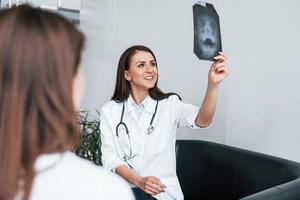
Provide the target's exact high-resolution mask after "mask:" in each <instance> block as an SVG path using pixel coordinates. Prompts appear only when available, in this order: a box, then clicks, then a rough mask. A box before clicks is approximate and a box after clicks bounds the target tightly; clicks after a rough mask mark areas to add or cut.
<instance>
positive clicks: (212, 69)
mask: <svg viewBox="0 0 300 200" xmlns="http://www.w3.org/2000/svg"><path fill="white" fill-rule="evenodd" d="M225 65H226V62H225V61H223V62H216V63H214V64H212V66H211V68H210V71H215V70H216V69H217V68H220V67H223V66H225Z"/></svg>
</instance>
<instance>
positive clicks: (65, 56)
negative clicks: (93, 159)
mask: <svg viewBox="0 0 300 200" xmlns="http://www.w3.org/2000/svg"><path fill="white" fill-rule="evenodd" d="M83 40H84V39H83V35H82V34H81V33H80V32H79V31H77V30H76V28H75V27H74V26H73V25H72V24H71V23H70V22H68V21H67V20H65V19H64V18H63V17H60V16H58V15H56V14H54V13H51V12H46V11H42V10H39V9H35V8H32V7H30V6H25V5H23V6H20V7H14V8H12V9H5V10H1V11H0V200H8V199H14V197H15V195H16V194H17V193H18V192H19V191H22V192H23V193H24V199H28V198H29V194H30V191H31V187H32V183H33V179H34V176H35V171H34V167H33V166H34V162H35V160H36V158H37V157H38V156H39V155H40V154H44V153H51V152H62V151H65V150H67V149H69V148H72V147H73V146H74V145H75V144H76V143H77V140H78V130H77V126H76V112H75V110H74V106H73V100H72V84H73V78H74V76H75V75H76V73H77V69H78V64H79V61H80V52H81V49H82V46H83Z"/></svg>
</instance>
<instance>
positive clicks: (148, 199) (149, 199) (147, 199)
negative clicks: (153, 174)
mask: <svg viewBox="0 0 300 200" xmlns="http://www.w3.org/2000/svg"><path fill="white" fill-rule="evenodd" d="M132 191H133V194H134V196H135V199H136V200H156V199H155V198H154V197H153V196H151V195H150V194H147V193H145V192H144V191H143V190H141V189H140V188H132Z"/></svg>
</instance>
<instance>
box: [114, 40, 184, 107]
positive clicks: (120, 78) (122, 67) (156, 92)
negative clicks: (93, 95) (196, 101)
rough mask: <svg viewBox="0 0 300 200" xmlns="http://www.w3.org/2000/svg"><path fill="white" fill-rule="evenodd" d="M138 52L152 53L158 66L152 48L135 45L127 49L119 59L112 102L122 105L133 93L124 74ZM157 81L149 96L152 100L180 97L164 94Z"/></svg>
mask: <svg viewBox="0 0 300 200" xmlns="http://www.w3.org/2000/svg"><path fill="white" fill-rule="evenodd" d="M138 51H145V52H149V53H151V55H152V56H153V58H154V61H155V63H156V66H157V61H156V57H155V55H154V53H153V52H152V50H151V49H150V48H148V47H146V46H142V45H135V46H132V47H129V48H128V49H126V50H125V51H124V53H123V54H122V55H121V57H120V59H119V64H118V71H117V80H116V86H115V91H114V94H113V97H112V98H111V100H114V101H116V102H118V103H120V102H123V101H125V100H127V99H128V97H129V95H130V93H131V88H130V84H129V81H127V80H126V79H125V76H124V73H125V71H126V70H128V69H129V67H130V62H131V58H132V57H133V56H134V55H135V54H136V53H137V52H138ZM157 81H158V80H157ZM157 81H156V83H155V85H154V87H153V88H151V89H149V96H150V97H151V98H152V99H155V100H162V99H165V98H168V97H169V96H171V95H177V96H178V94H176V93H164V92H162V91H161V90H160V89H159V88H158V87H157ZM178 97H179V96H178ZM179 99H180V97H179Z"/></svg>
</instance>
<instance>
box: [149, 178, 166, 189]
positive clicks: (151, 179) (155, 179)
mask: <svg viewBox="0 0 300 200" xmlns="http://www.w3.org/2000/svg"><path fill="white" fill-rule="evenodd" d="M148 178H149V179H147V180H149V181H151V182H152V183H154V184H156V185H158V186H160V187H161V188H165V187H166V186H165V185H164V184H163V183H162V182H161V181H160V179H159V178H156V177H155V176H149V177H148Z"/></svg>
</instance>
